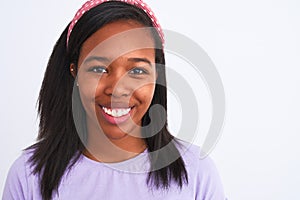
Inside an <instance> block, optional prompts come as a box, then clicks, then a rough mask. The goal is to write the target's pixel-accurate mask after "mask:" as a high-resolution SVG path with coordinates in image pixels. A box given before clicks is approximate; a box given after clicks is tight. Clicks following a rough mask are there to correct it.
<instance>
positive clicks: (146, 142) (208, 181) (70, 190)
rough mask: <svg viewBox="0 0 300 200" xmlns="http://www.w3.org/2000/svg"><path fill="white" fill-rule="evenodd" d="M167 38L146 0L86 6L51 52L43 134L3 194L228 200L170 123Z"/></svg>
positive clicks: (209, 166)
mask: <svg viewBox="0 0 300 200" xmlns="http://www.w3.org/2000/svg"><path fill="white" fill-rule="evenodd" d="M163 42H164V38H163V33H162V30H161V27H160V26H159V24H158V22H157V20H156V18H155V16H154V14H153V12H152V11H151V10H150V8H149V7H148V6H147V5H146V4H145V3H144V2H142V1H140V0H132V1H130V0H123V1H106V0H104V1H98V0H94V1H93V0H91V1H88V2H86V3H85V4H84V5H83V6H82V8H81V9H80V10H79V11H78V12H77V14H76V15H75V17H74V19H73V20H72V22H71V23H70V24H69V25H68V26H67V27H66V29H65V30H64V32H63V33H62V35H61V36H60V38H59V40H58V41H57V43H56V45H55V47H54V49H53V52H52V55H51V57H50V60H49V63H48V66H47V70H46V73H45V77H44V80H43V84H42V88H41V91H40V95H39V107H38V110H39V115H40V130H39V136H38V140H37V142H36V143H35V144H34V145H32V146H30V147H29V148H27V149H26V150H25V151H24V152H23V154H22V155H21V156H20V157H19V158H18V159H17V160H16V161H15V162H14V164H13V165H12V167H11V169H10V171H9V174H8V177H7V180H6V185H5V188H4V193H3V199H4V200H8V199H18V200H21V199H34V200H36V199H44V200H49V199H128V200H129V199H130V200H132V199H170V200H171V199H172V200H173V199H198V200H200V199H201V200H215V199H216V200H221V199H225V197H224V193H223V189H222V185H221V182H220V179H219V176H218V173H217V170H216V168H215V166H214V164H213V162H212V161H211V160H210V159H209V158H205V159H202V160H200V159H199V155H200V150H199V148H198V147H196V146H194V145H191V144H188V143H187V142H183V141H181V140H179V139H177V138H174V136H172V135H171V134H170V133H169V131H168V129H167V120H166V110H167V99H166V97H167V94H166V91H167V90H166V77H165V68H164V65H165V59H164V51H163Z"/></svg>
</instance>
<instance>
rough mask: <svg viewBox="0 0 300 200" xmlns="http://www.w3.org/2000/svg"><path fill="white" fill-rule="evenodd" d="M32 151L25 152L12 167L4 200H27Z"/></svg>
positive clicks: (7, 179)
mask: <svg viewBox="0 0 300 200" xmlns="http://www.w3.org/2000/svg"><path fill="white" fill-rule="evenodd" d="M30 155H31V152H30V151H28V150H27V151H23V152H22V154H21V155H20V156H19V157H18V158H17V159H16V160H15V161H14V162H13V164H12V165H11V167H10V169H9V171H8V174H7V177H6V181H5V186H4V191H3V197H2V198H3V199H4V200H5V199H20V200H21V199H27V197H28V196H27V195H28V191H29V187H28V185H29V176H31V172H30V163H29V158H30Z"/></svg>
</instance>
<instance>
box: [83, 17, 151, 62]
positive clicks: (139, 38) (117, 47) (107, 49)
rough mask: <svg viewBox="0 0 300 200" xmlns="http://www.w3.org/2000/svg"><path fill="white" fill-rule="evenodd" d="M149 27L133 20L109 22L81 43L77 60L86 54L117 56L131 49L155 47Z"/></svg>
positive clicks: (139, 49)
mask: <svg viewBox="0 0 300 200" xmlns="http://www.w3.org/2000/svg"><path fill="white" fill-rule="evenodd" d="M151 29H153V28H150V27H144V26H143V25H141V24H140V23H138V22H136V21H133V20H122V21H116V22H112V23H109V24H107V25H105V26H103V27H102V28H100V29H99V30H98V31H97V32H95V33H94V34H93V35H92V36H91V37H89V38H88V39H87V40H86V41H85V42H84V43H83V45H82V47H81V51H80V56H79V62H80V61H82V60H84V59H85V58H86V57H87V56H88V55H101V56H105V57H110V58H117V57H120V56H121V55H124V54H126V53H129V52H132V51H141V50H143V49H148V50H149V49H153V51H154V48H155V43H154V39H153V36H152V34H151Z"/></svg>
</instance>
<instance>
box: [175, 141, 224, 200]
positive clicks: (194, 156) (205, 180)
mask: <svg viewBox="0 0 300 200" xmlns="http://www.w3.org/2000/svg"><path fill="white" fill-rule="evenodd" d="M179 143H180V144H179V147H178V149H179V151H180V153H181V156H182V158H183V160H184V162H185V166H186V169H187V172H188V177H189V184H193V185H194V186H195V190H196V191H195V192H196V196H197V197H198V198H196V199H213V200H214V199H216V200H219V199H226V198H225V195H224V190H223V185H222V182H221V178H220V176H219V173H218V170H217V167H216V165H215V163H214V161H213V160H212V159H211V158H210V157H209V156H206V157H203V158H201V157H200V155H201V148H200V147H199V146H197V145H194V144H191V143H188V142H185V141H181V140H179Z"/></svg>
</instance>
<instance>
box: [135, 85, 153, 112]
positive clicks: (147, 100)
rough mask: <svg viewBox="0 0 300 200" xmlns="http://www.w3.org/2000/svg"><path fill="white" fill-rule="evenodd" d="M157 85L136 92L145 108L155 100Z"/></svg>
mask: <svg viewBox="0 0 300 200" xmlns="http://www.w3.org/2000/svg"><path fill="white" fill-rule="evenodd" d="M154 89H155V84H153V83H151V84H147V85H144V86H143V87H141V88H139V89H138V90H137V91H135V93H134V96H135V97H136V98H137V99H138V100H139V102H140V103H141V104H143V107H147V109H148V107H149V106H150V104H151V101H152V99H153V94H154Z"/></svg>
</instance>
